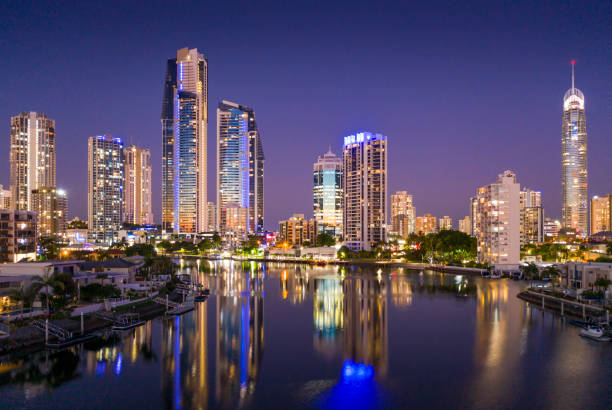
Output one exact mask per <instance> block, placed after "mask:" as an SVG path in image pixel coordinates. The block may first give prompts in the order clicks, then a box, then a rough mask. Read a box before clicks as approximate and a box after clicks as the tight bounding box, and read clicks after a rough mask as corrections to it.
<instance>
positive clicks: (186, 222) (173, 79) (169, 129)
mask: <svg viewBox="0 0 612 410" xmlns="http://www.w3.org/2000/svg"><path fill="white" fill-rule="evenodd" d="M161 124H162V230H163V231H164V232H174V233H176V234H196V233H198V232H202V231H205V230H206V229H207V227H208V225H207V223H206V219H207V216H208V210H207V196H206V195H207V191H206V172H207V168H206V159H207V153H208V151H207V146H206V142H207V127H208V61H207V60H206V58H205V57H204V56H203V55H202V54H200V53H198V50H197V49H195V48H194V49H189V48H187V47H185V48H182V49H180V50H178V51H177V56H176V58H173V59H169V60H168V62H167V66H166V79H165V83H164V97H163V102H162V114H161Z"/></svg>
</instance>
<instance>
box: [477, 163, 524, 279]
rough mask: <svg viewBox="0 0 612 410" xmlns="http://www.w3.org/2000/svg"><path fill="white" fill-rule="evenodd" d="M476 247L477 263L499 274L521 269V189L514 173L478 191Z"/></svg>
mask: <svg viewBox="0 0 612 410" xmlns="http://www.w3.org/2000/svg"><path fill="white" fill-rule="evenodd" d="M477 198H478V208H477V220H478V230H477V235H476V241H477V242H476V243H477V247H478V260H479V261H480V262H484V263H488V264H490V265H494V266H495V267H496V268H497V269H500V270H514V269H518V263H519V261H520V249H521V236H520V187H519V184H518V183H517V182H516V175H515V174H514V172H512V171H504V173H503V174H500V175H499V176H498V177H497V183H493V184H489V185H486V186H484V187H482V188H479V189H478V196H477Z"/></svg>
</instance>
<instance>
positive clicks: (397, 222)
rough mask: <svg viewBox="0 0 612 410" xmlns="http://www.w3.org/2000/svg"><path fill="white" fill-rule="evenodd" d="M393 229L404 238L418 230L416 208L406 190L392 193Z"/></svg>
mask: <svg viewBox="0 0 612 410" xmlns="http://www.w3.org/2000/svg"><path fill="white" fill-rule="evenodd" d="M391 230H392V231H393V233H394V234H395V235H399V236H401V237H402V238H407V237H408V235H410V234H411V233H415V232H416V208H415V207H414V205H413V203H412V195H408V192H406V191H397V192H396V193H395V194H393V195H391Z"/></svg>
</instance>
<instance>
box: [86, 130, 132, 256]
mask: <svg viewBox="0 0 612 410" xmlns="http://www.w3.org/2000/svg"><path fill="white" fill-rule="evenodd" d="M87 158H88V160H87V162H88V176H87V194H88V195H87V217H88V221H87V222H88V224H89V232H88V240H89V241H92V242H99V243H106V244H112V243H113V242H116V241H117V238H118V234H119V230H120V229H121V223H122V222H123V182H124V177H123V173H124V166H123V162H124V161H123V142H122V141H121V139H120V138H112V137H111V136H108V135H100V136H96V137H89V149H88V155H87Z"/></svg>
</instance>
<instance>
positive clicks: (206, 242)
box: [198, 239, 215, 253]
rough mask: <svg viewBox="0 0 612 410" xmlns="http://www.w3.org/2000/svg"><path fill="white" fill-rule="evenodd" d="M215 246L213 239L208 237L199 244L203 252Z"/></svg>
mask: <svg viewBox="0 0 612 410" xmlns="http://www.w3.org/2000/svg"><path fill="white" fill-rule="evenodd" d="M214 247H215V245H214V244H213V242H212V241H211V240H208V239H204V240H202V241H200V243H199V244H198V249H199V250H200V252H202V253H204V252H206V251H209V250H211V249H213V248H214Z"/></svg>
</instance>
